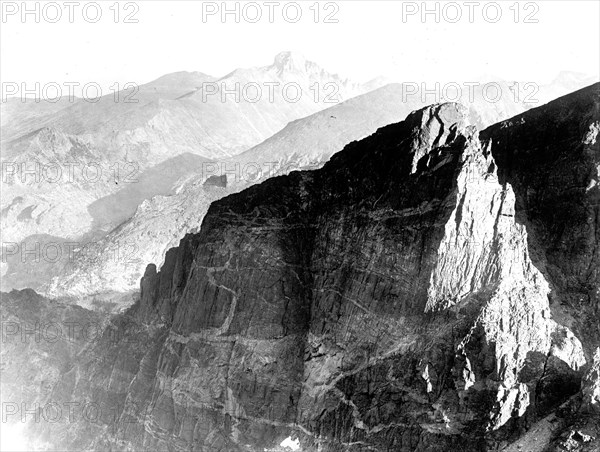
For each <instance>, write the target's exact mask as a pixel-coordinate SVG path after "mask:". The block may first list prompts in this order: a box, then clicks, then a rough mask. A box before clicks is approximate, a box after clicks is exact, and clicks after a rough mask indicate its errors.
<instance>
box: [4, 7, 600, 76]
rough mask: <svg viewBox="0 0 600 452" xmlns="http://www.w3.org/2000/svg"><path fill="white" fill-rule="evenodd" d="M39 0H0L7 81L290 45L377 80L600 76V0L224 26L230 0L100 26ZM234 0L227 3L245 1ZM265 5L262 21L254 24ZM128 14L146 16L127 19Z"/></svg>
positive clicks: (210, 58) (211, 65)
mask: <svg viewBox="0 0 600 452" xmlns="http://www.w3.org/2000/svg"><path fill="white" fill-rule="evenodd" d="M36 3H38V2H29V7H30V8H31V9H32V10H33V11H35V8H39V16H38V17H36V15H37V13H35V12H34V13H31V14H28V15H26V16H25V18H23V17H22V16H21V13H22V11H20V9H21V2H20V1H18V2H3V16H2V23H1V25H0V26H1V27H2V30H1V43H0V55H1V66H0V71H1V74H0V75H1V76H2V80H3V81H5V82H7V81H8V82H27V83H34V82H40V83H42V84H43V83H47V82H57V83H63V82H79V83H82V84H83V83H87V82H88V81H94V82H97V83H100V84H101V85H102V86H109V85H111V84H113V83H114V82H119V83H124V82H128V81H131V82H135V83H138V84H141V83H144V82H147V81H150V80H153V79H155V78H157V77H159V76H161V75H163V74H165V73H169V72H175V71H181V70H187V71H201V72H205V73H208V74H211V75H216V76H220V75H225V74H226V73H228V72H229V71H231V70H233V69H235V68H237V67H251V66H262V65H267V64H270V63H271V62H272V61H273V56H274V55H275V54H276V53H278V52H280V51H282V50H295V51H299V52H301V53H302V54H304V55H305V56H306V58H307V59H309V60H312V61H315V62H317V63H319V64H320V65H321V66H323V67H325V68H326V69H328V70H329V71H331V72H338V73H340V74H342V75H344V76H348V77H350V78H355V79H357V80H358V81H366V80H368V79H370V78H373V77H376V76H378V75H386V76H389V77H391V78H393V79H396V80H403V81H441V82H445V81H453V80H456V81H465V80H469V81H470V80H477V79H478V77H480V76H482V75H484V74H490V75H495V76H498V77H502V78H507V79H512V80H520V81H535V82H538V83H541V82H545V81H549V80H551V79H552V78H554V77H555V76H556V74H557V73H558V72H560V71H562V70H570V71H578V72H584V73H587V74H590V75H597V74H598V71H599V65H600V61H599V55H600V44H599V42H600V39H599V17H600V9H599V5H600V2H598V1H538V2H520V3H519V4H517V5H516V6H515V2H514V1H501V2H498V3H497V4H492V3H493V2H484V1H483V2H477V3H479V5H473V6H469V5H468V2H450V3H448V2H440V3H438V6H436V3H437V2H428V8H430V9H431V10H435V8H439V16H438V17H436V14H435V13H431V14H429V15H427V16H426V17H425V21H423V18H422V16H421V14H420V13H421V11H420V9H421V2H420V1H419V2H401V1H381V2H375V1H371V0H369V1H338V2H329V3H328V2H321V3H320V4H318V5H317V6H318V7H317V8H315V7H314V6H313V5H314V3H315V2H314V1H307V2H299V4H300V11H301V12H302V16H301V17H300V18H299V19H298V20H297V22H295V23H292V20H293V19H295V18H296V17H297V8H296V6H295V5H289V3H290V2H284V1H282V2H279V5H278V6H277V5H275V6H269V5H268V4H267V3H266V2H255V3H253V4H252V5H245V4H244V3H243V2H242V3H239V6H238V7H239V10H240V16H239V20H240V23H236V16H235V14H230V15H227V16H226V17H225V23H223V20H222V17H221V14H220V12H221V11H218V10H220V9H221V2H200V1H180V2H174V1H138V2H130V4H127V5H126V3H127V2H121V3H120V5H118V8H115V7H113V6H111V5H113V4H114V3H115V2H114V0H113V1H108V2H99V3H100V10H101V12H102V16H101V17H100V18H99V19H98V20H97V22H95V23H92V21H93V20H94V19H95V18H96V16H97V8H96V7H95V6H94V5H92V6H86V5H87V4H89V3H91V2H85V1H80V2H78V3H79V5H78V6H67V5H65V2H55V3H54V4H52V5H46V4H45V3H46V2H41V3H39V6H38V7H36V6H35V5H36ZM51 3H52V2H51ZM203 3H204V5H203ZM235 3H236V2H229V3H228V7H229V8H231V9H234V8H236V6H235ZM327 3H328V4H327ZM498 5H500V12H501V16H500V17H499V18H498V8H497V6H498ZM57 6H58V7H61V8H62V12H61V16H60V18H59V19H57ZM84 6H86V8H87V9H86V10H85V15H84V12H83V7H84ZM284 6H285V7H286V10H285V13H284V11H283V9H284ZM69 8H72V13H73V16H72V19H73V23H70V21H69V19H70V18H69ZM15 9H16V11H15ZM203 9H204V13H205V14H204V15H203ZM217 9H218V10H217ZM317 9H318V11H319V16H318V18H317V23H315V18H316V17H315V12H316V10H317ZM417 9H418V10H417ZM116 10H118V12H119V16H118V18H117V23H115V12H116ZM258 11H260V12H261V14H262V17H261V18H260V19H259V20H258V21H257V22H256V23H250V22H249V20H256V19H255V18H256V15H257V12H258ZM403 11H404V13H405V14H404V16H403ZM517 12H518V15H517ZM210 13H214V14H210ZM270 13H272V19H273V23H270V17H269V16H270ZM459 13H460V14H461V17H460V19H457V17H458V14H459ZM127 17H128V18H129V20H130V21H137V23H135V22H134V23H125V19H126V18H127ZM326 18H328V19H329V22H330V23H326ZM23 19H25V20H23ZM36 19H38V20H39V23H36ZM436 19H439V23H436ZM494 19H497V21H496V22H495V23H494V22H493V20H494ZM52 20H54V21H56V22H55V23H50V21H52ZM471 20H472V22H473V23H471ZM515 20H516V23H515ZM335 21H337V23H336V22H335ZM451 21H455V23H451ZM536 21H537V23H536Z"/></svg>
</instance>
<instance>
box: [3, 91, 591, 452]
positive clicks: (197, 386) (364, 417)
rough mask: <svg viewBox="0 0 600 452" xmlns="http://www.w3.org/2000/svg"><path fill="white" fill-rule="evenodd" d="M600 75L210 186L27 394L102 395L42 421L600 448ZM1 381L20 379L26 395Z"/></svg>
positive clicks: (57, 433)
mask: <svg viewBox="0 0 600 452" xmlns="http://www.w3.org/2000/svg"><path fill="white" fill-rule="evenodd" d="M599 89H600V84H596V85H593V86H591V87H588V88H586V89H583V90H580V91H577V92H575V93H573V94H570V95H568V96H565V97H563V98H560V99H558V100H556V101H553V102H551V103H550V104H548V105H545V106H543V107H540V108H537V109H533V110H530V111H528V112H526V113H524V114H521V115H519V116H516V117H514V118H512V119H510V120H508V121H504V122H502V123H499V124H496V125H494V126H492V127H490V128H488V129H486V130H484V131H482V132H481V133H479V132H478V131H477V130H476V129H475V127H473V126H471V125H469V123H468V121H467V119H466V118H467V113H468V112H466V111H465V110H464V109H463V107H461V106H459V105H458V104H442V105H434V106H431V107H427V108H424V109H422V110H419V111H416V112H414V113H412V114H411V115H409V116H408V117H407V118H406V120H405V121H403V122H401V123H398V124H393V125H389V126H387V127H384V128H382V129H380V130H379V131H378V132H377V133H375V134H374V135H372V136H370V137H368V138H366V139H364V140H361V141H358V142H353V143H351V144H350V145H348V146H346V148H345V149H344V150H343V151H342V152H340V153H338V154H336V155H334V156H333V157H332V159H331V160H330V161H329V162H328V163H327V164H326V165H325V166H324V167H323V168H322V169H320V170H317V171H306V172H293V173H291V174H290V175H288V176H283V177H276V178H273V179H270V180H267V181H266V182H264V183H262V184H260V185H255V186H253V187H251V188H249V189H247V190H245V191H243V192H241V193H238V194H235V195H232V196H228V197H226V198H223V199H221V200H219V201H216V202H214V203H213V204H212V205H211V207H210V208H209V210H208V213H207V214H206V216H205V218H204V220H203V224H202V228H201V230H200V232H198V233H196V234H190V235H187V236H186V237H185V238H184V239H183V240H182V241H181V243H180V245H179V247H177V248H173V249H171V250H170V251H168V253H167V257H166V260H165V262H164V264H163V265H162V268H161V271H160V272H157V271H156V266H155V265H149V266H148V268H147V269H146V273H145V275H144V277H143V279H142V281H141V295H140V298H139V300H138V301H137V302H136V304H135V305H134V306H133V307H132V308H130V309H129V310H128V311H127V312H126V313H125V314H123V315H119V316H116V317H114V318H113V319H112V321H111V323H110V324H109V325H108V326H106V328H105V329H104V330H103V331H104V332H103V334H102V335H99V336H98V337H95V338H94V339H93V340H92V341H90V342H89V343H87V344H86V345H85V346H82V347H81V348H80V350H81V351H80V352H79V353H78V355H77V356H76V357H75V358H73V359H72V362H69V363H68V364H67V365H65V366H64V367H63V369H61V372H60V375H59V376H57V377H56V378H53V379H52V387H51V389H50V390H47V391H44V392H42V391H37V392H36V391H35V390H31V388H30V391H29V393H28V397H29V399H28V400H30V401H33V400H36V401H37V402H38V403H40V404H41V405H42V406H43V405H44V404H46V405H47V404H49V403H59V404H65V403H69V402H82V403H83V402H86V403H88V404H89V403H94V404H96V405H97V406H98V413H99V414H98V416H96V417H94V419H93V420H90V416H89V415H87V416H86V415H84V413H82V412H80V411H78V408H77V407H76V408H75V410H74V412H73V416H71V417H70V418H69V417H67V416H62V417H61V418H60V419H59V420H58V421H56V422H43V421H41V422H30V423H29V426H28V435H29V438H30V439H32V440H33V442H34V443H35V444H36V445H38V446H40V447H41V446H43V447H54V448H60V449H63V450H64V449H72V450H161V451H163V450H165V451H166V450H169V451H184V450H185V451H189V450H197V451H210V452H213V451H223V452H226V451H227V452H230V451H263V450H273V451H275V450H288V449H285V447H284V446H280V445H281V444H287V445H289V450H292V449H296V450H302V451H328V452H329V451H351V452H358V451H367V450H373V451H440V452H442V451H496V450H510V451H513V450H514V451H518V450H523V451H559V450H573V451H574V450H577V451H597V450H599V449H600V380H599V374H600V348H599V346H600V312H599V311H600V265H599V264H600V246H599V245H600V241H599V240H600V239H599V237H600V234H599V232H598V227H599V224H600V203H599V200H600V187H599V186H598V181H599V178H600V144H599V141H598V133H599V132H600V119H599V117H600V115H599V113H600V92H599ZM17 296H19V293H17V292H13V293H11V294H9V295H6V297H9V298H10V297H17ZM19 306H21V305H15V306H13V307H12V308H10V309H12V310H13V311H14V312H12V311H11V312H12V314H11V315H16V316H19V315H21V316H25V315H27V314H26V313H23V312H21V313H20V314H19V312H20V311H19V310H20V309H22V308H21V307H19ZM4 309H6V308H4V307H3V310H4ZM8 340H9V341H15V340H17V339H16V336H15V335H11V336H10V337H9V338H8ZM50 355H51V353H50ZM6 356H7V355H6V353H5V352H4V351H3V361H4V362H6ZM47 359H51V356H49V357H47ZM30 365H31V366H36V365H40V364H39V363H37V364H36V363H31V364H30ZM10 366H11V365H10V364H8V366H5V368H4V371H3V372H12V373H11V374H10V375H15V373H14V368H11V367H10ZM7 368H8V370H7ZM33 371H35V369H33ZM2 384H3V400H11V398H12V399H17V398H19V397H21V399H22V398H23V395H22V393H19V388H18V387H17V385H12V386H5V382H4V378H3V383H2ZM21 399H18V400H21ZM80 406H81V405H80ZM286 447H288V446H286Z"/></svg>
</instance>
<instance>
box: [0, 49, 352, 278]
mask: <svg viewBox="0 0 600 452" xmlns="http://www.w3.org/2000/svg"><path fill="white" fill-rule="evenodd" d="M253 87H258V88H259V89H260V91H261V97H260V99H258V100H256V101H255V99H254V98H250V97H249V96H251V94H250V91H248V90H247V88H253ZM290 87H291V88H292V89H290V90H288V88H290ZM270 89H272V90H273V93H272V95H271V92H270V91H269V90H270ZM294 89H297V90H298V93H299V97H298V98H297V99H296V95H295V91H294ZM228 90H229V91H228ZM207 91H210V94H207ZM363 91H364V88H363V87H362V86H361V85H359V84H357V83H354V82H351V81H349V80H347V79H345V78H342V77H339V76H338V75H335V74H330V73H329V72H327V71H326V70H324V69H322V68H320V67H319V66H318V65H317V64H315V63H312V62H309V61H306V60H305V59H304V58H303V57H301V56H299V55H297V54H293V53H291V52H282V53H281V54H279V55H277V56H276V57H275V60H274V62H273V64H272V65H269V66H264V67H259V68H252V69H238V70H236V71H233V72H232V73H230V74H229V75H227V76H225V77H222V78H219V79H216V78H214V77H212V76H209V75H206V74H203V73H200V72H194V73H187V72H180V73H175V74H168V75H165V76H163V77H161V78H159V79H157V80H155V81H153V82H150V83H148V84H145V85H142V86H140V87H139V89H136V88H132V87H130V88H128V89H127V90H124V91H121V92H119V93H118V96H116V95H115V94H113V93H111V94H108V95H105V96H103V97H101V98H99V99H98V100H97V101H95V102H92V101H90V100H89V99H87V100H86V99H79V98H76V99H73V100H72V101H70V100H66V99H65V98H62V99H60V100H59V102H57V103H51V102H47V101H43V102H39V103H37V102H35V101H33V100H28V101H27V102H19V101H18V100H16V99H10V100H9V101H7V102H6V103H3V104H2V117H3V124H2V126H3V133H2V142H1V149H2V165H3V181H2V183H3V196H2V203H1V206H0V208H1V210H2V216H1V224H2V229H3V232H4V239H3V240H4V241H5V242H10V243H14V244H18V246H19V248H22V249H31V248H34V247H36V246H41V247H43V246H45V245H47V244H46V242H39V241H36V238H37V237H53V238H58V239H59V240H58V241H59V242H61V241H63V242H64V241H71V242H73V241H77V242H78V243H80V244H82V245H83V244H84V243H87V241H89V240H90V237H91V238H92V239H93V240H96V239H97V238H98V237H102V236H103V235H105V234H106V233H107V232H109V231H110V230H112V229H114V228H115V227H118V226H119V225H120V224H121V223H122V222H123V221H125V220H128V219H129V218H130V217H131V215H133V213H134V212H135V209H136V208H137V207H138V206H139V205H140V204H141V203H142V202H143V201H144V200H149V199H151V198H152V197H154V196H165V195H169V194H172V193H173V192H174V191H175V190H176V188H177V186H178V184H176V182H179V179H182V180H183V179H186V178H187V177H188V176H189V175H190V174H191V173H193V172H197V170H198V167H199V166H201V165H202V163H203V162H206V161H208V160H209V159H215V158H223V157H229V156H233V155H235V154H237V153H239V152H242V151H245V150H247V149H249V148H250V147H252V146H253V145H256V144H258V143H260V142H261V141H263V140H264V139H266V138H268V137H270V136H271V135H273V134H274V133H276V132H278V131H280V130H281V129H282V128H283V127H284V126H285V125H286V124H287V123H289V122H290V121H293V120H295V119H298V118H300V117H304V116H307V115H310V114H312V113H314V112H316V111H319V110H321V109H323V108H327V107H329V106H331V105H335V103H337V102H341V101H342V100H344V99H347V98H349V97H352V96H354V95H357V94H360V93H362V92H363ZM232 92H233V93H234V94H231V93H232ZM236 92H237V93H241V95H240V98H239V99H236V96H235V93H236ZM331 93H335V96H333V97H331V98H329V97H328V96H327V95H329V94H331ZM133 100H136V101H137V102H133ZM6 116H8V118H7V117H6ZM183 155H187V156H188V157H187V158H182V157H180V156H183ZM191 156H195V157H191ZM192 159H193V160H194V162H193V163H192V164H191V165H190V164H188V163H189V162H190V160H192ZM165 167H168V168H169V170H168V173H169V174H168V176H167V177H166V178H165V179H166V180H163V169H164V168H165ZM28 171H29V174H27V172H28ZM32 173H33V174H32ZM174 175H178V177H177V178H175V179H176V180H174V177H173V176H174ZM65 200H68V202H65ZM117 201H118V205H117V206H116V209H115V210H116V211H113V208H114V206H115V202H117ZM107 213H108V214H107ZM27 247H29V248H27ZM6 261H7V258H6V256H3V258H2V268H3V274H8V275H9V278H11V277H10V275H12V274H15V273H17V272H18V271H19V269H18V268H16V267H15V266H14V265H13V268H12V270H10V269H8V266H7V262H6ZM54 267H56V266H54ZM7 272H8V273H7ZM54 272H55V273H56V272H57V270H56V269H55V270H54ZM13 280H14V278H13ZM10 287H11V286H10V285H9V286H6V284H5V285H4V286H3V288H5V289H6V288H10ZM12 287H19V288H20V287H23V286H12Z"/></svg>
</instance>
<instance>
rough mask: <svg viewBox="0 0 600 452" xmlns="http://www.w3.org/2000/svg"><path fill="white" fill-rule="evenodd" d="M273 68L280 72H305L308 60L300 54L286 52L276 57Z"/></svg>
mask: <svg viewBox="0 0 600 452" xmlns="http://www.w3.org/2000/svg"><path fill="white" fill-rule="evenodd" d="M273 66H275V67H276V68H277V70H278V71H280V72H284V71H286V72H305V71H306V58H304V55H302V54H301V53H298V52H292V51H285V52H280V53H278V54H277V55H275V60H274V61H273Z"/></svg>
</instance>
